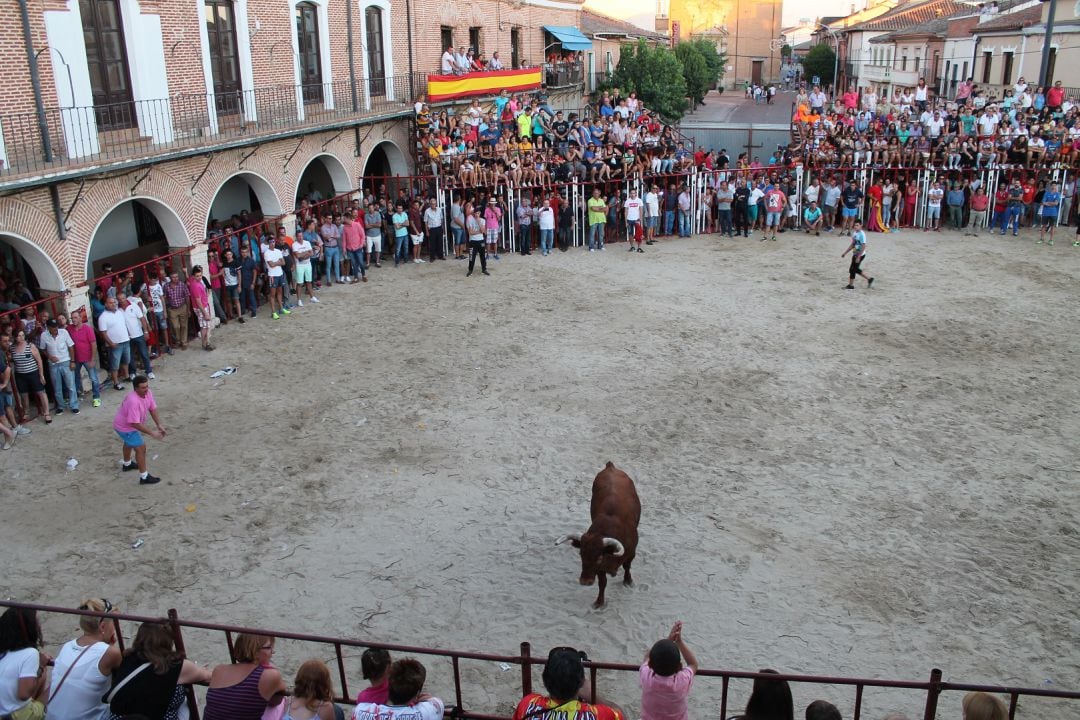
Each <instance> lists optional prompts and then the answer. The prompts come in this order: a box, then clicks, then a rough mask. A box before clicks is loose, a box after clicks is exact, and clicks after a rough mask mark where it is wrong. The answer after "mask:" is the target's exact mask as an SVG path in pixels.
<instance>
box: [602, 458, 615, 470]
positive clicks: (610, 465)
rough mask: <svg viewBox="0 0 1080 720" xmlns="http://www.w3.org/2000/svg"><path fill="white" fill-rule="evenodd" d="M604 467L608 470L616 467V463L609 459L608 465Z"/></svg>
mask: <svg viewBox="0 0 1080 720" xmlns="http://www.w3.org/2000/svg"><path fill="white" fill-rule="evenodd" d="M604 467H605V468H607V469H608V470H610V469H611V468H613V467H615V463H613V462H611V461H610V460H608V461H607V465H605V466H604Z"/></svg>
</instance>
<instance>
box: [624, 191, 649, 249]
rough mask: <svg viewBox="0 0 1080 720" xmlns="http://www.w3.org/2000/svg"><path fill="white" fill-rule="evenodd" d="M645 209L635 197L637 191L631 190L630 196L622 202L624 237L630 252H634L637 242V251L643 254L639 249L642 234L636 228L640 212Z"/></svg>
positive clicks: (639, 221) (639, 223) (639, 199)
mask: <svg viewBox="0 0 1080 720" xmlns="http://www.w3.org/2000/svg"><path fill="white" fill-rule="evenodd" d="M644 207H645V203H643V202H641V198H639V197H638V196H637V190H631V191H630V196H629V197H628V198H626V200H625V201H624V202H623V209H624V210H625V211H626V235H627V241H628V242H629V243H630V252H634V242H635V241H636V242H637V251H638V252H639V253H643V252H645V251H644V250H642V249H641V243H642V233H639V232H638V227H639V226H640V225H641V211H642V209H643V208H644Z"/></svg>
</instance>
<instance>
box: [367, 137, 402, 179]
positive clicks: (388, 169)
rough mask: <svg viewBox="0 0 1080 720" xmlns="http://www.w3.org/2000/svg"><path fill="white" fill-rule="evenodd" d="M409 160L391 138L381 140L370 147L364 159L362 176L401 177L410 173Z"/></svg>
mask: <svg viewBox="0 0 1080 720" xmlns="http://www.w3.org/2000/svg"><path fill="white" fill-rule="evenodd" d="M410 174H411V173H410V171H409V161H408V159H407V158H406V156H405V153H403V152H402V151H401V148H399V147H398V146H397V144H396V143H395V142H394V141H393V140H383V141H381V142H379V143H378V144H376V145H375V147H373V148H371V152H369V153H368V156H367V160H365V161H364V177H365V178H368V177H395V176H396V177H403V176H408V175H410Z"/></svg>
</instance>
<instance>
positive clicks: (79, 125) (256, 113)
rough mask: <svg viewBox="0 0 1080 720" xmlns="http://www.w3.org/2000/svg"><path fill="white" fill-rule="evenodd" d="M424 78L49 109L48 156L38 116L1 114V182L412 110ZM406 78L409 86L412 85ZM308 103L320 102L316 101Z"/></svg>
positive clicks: (422, 76) (343, 82)
mask: <svg viewBox="0 0 1080 720" xmlns="http://www.w3.org/2000/svg"><path fill="white" fill-rule="evenodd" d="M424 75H425V74H424V73H416V74H414V75H413V76H409V75H395V76H392V77H387V78H378V79H376V80H373V81H371V82H368V81H366V80H363V81H357V82H356V83H355V85H354V84H353V83H352V82H350V81H349V80H340V81H336V82H329V83H323V84H321V85H315V86H295V85H278V86H272V87H261V88H255V89H253V90H245V91H241V92H236V93H228V94H205V95H204V94H183V95H180V94H178V95H174V96H172V97H169V98H160V99H153V100H136V101H134V102H128V103H118V104H115V105H98V106H84V107H68V108H48V109H46V111H45V125H46V130H45V132H46V133H47V134H48V138H49V142H50V145H51V153H52V157H51V158H49V157H46V153H45V147H44V143H43V139H42V129H41V123H40V120H39V117H38V115H37V113H34V112H28V113H17V114H9V115H0V184H2V183H3V182H4V181H5V180H11V179H14V178H15V177H16V176H23V175H31V174H35V173H44V172H50V173H51V172H57V171H60V170H65V169H71V168H78V167H83V166H94V165H100V164H102V163H106V162H116V161H122V160H127V159H136V158H143V157H153V156H156V155H162V154H166V153H170V152H174V151H176V150H183V149H187V148H201V147H207V146H213V145H215V144H218V143H223V142H227V141H231V140H234V139H238V138H257V137H259V136H261V135H273V134H277V133H282V132H286V131H289V130H293V129H302V128H309V127H310V128H317V127H318V126H319V125H326V124H331V123H335V122H341V121H347V120H351V119H357V120H359V119H363V118H365V117H375V116H379V115H387V114H393V113H405V112H411V111H412V101H413V93H415V92H420V91H421V90H422V88H423V87H424V83H425V77H424ZM410 80H411V82H410ZM311 98H321V99H318V100H317V101H315V102H312V101H311Z"/></svg>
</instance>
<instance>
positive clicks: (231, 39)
mask: <svg viewBox="0 0 1080 720" xmlns="http://www.w3.org/2000/svg"><path fill="white" fill-rule="evenodd" d="M205 8H206V37H207V39H208V40H209V41H210V69H211V73H212V74H213V76H214V103H215V105H216V106H217V112H218V115H235V114H236V113H238V112H240V56H239V54H238V51H237V46H236V16H235V14H234V13H233V4H232V0H206V6H205Z"/></svg>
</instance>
